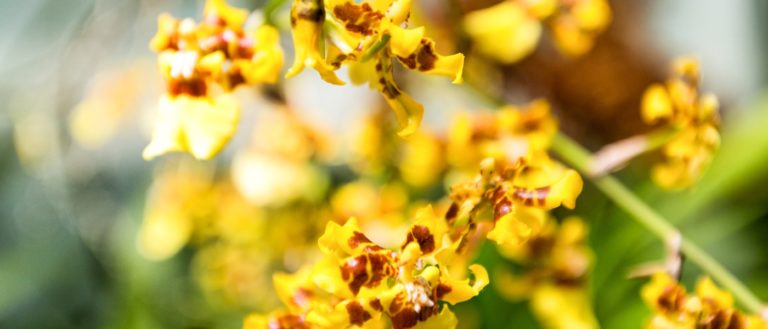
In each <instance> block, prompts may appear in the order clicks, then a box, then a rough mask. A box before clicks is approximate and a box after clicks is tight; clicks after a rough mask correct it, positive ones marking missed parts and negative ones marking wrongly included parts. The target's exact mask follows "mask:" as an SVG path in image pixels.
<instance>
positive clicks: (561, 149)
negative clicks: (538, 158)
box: [552, 134, 765, 314]
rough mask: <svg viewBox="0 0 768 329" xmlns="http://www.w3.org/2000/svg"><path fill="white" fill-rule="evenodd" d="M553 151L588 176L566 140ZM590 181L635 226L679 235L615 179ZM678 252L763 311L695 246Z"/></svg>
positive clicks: (578, 152) (586, 164)
mask: <svg viewBox="0 0 768 329" xmlns="http://www.w3.org/2000/svg"><path fill="white" fill-rule="evenodd" d="M552 150H553V151H554V152H555V153H556V154H557V155H559V156H560V157H561V158H562V159H563V160H564V161H565V162H567V163H568V164H570V165H571V166H573V167H574V168H575V169H576V170H578V171H581V172H582V173H589V170H590V166H591V163H592V155H591V154H590V153H589V152H588V151H587V150H585V149H584V148H583V147H582V146H581V145H579V144H578V143H576V142H574V141H573V140H572V139H570V138H569V137H567V136H565V135H563V134H557V135H556V136H555V139H554V141H553V143H552ZM590 180H591V181H592V183H593V184H594V185H595V186H596V187H597V188H598V189H599V190H600V191H602V192H603V193H604V194H605V195H606V196H608V198H609V199H611V200H612V201H613V202H614V203H615V204H616V205H617V206H619V207H620V208H622V209H624V211H626V212H627V213H629V214H630V215H631V216H632V218H634V219H635V220H636V221H637V222H638V223H640V224H641V225H643V226H645V227H646V228H647V229H649V230H650V231H651V232H653V233H654V234H655V235H656V236H658V237H659V238H661V239H662V240H664V241H669V239H672V238H673V237H674V236H675V235H677V234H679V231H678V230H677V228H675V227H674V226H673V225H672V224H670V223H669V221H667V220H666V219H665V218H664V217H662V216H661V215H659V214H658V213H656V212H655V211H654V210H653V209H652V208H651V207H649V206H648V205H647V204H645V203H644V202H643V201H642V200H640V199H639V198H638V197H637V196H636V195H635V194H634V193H632V191H630V190H629V189H627V188H626V187H625V186H624V185H623V184H622V183H621V182H620V181H619V180H618V179H616V178H615V177H613V176H611V175H606V176H602V177H593V178H590ZM681 249H682V252H683V254H684V255H685V256H686V258H687V259H688V260H690V261H691V262H693V263H694V264H696V265H698V266H699V267H700V268H701V269H702V270H704V271H705V272H707V273H708V274H709V275H710V276H712V278H713V279H714V280H715V281H717V282H718V283H719V284H720V285H721V286H723V287H724V288H725V289H727V290H728V291H730V292H731V293H732V294H733V295H734V297H736V300H737V301H738V302H739V303H741V305H742V306H743V307H744V309H746V310H747V311H749V312H750V313H753V314H760V313H761V312H762V311H764V308H765V305H764V304H763V302H762V301H760V299H759V298H757V296H755V295H754V294H753V293H752V292H751V291H750V290H749V289H748V288H747V287H746V285H744V283H742V282H741V281H740V280H739V279H738V278H736V277H735V276H734V275H733V274H731V273H730V272H729V271H728V269H726V268H725V267H723V266H722V265H720V263H718V262H717V261H716V260H715V259H714V258H712V256H710V255H709V254H707V253H706V252H704V250H702V249H701V248H700V247H699V246H697V245H696V244H695V243H693V242H691V241H690V240H687V239H685V238H683V239H682V248H681Z"/></svg>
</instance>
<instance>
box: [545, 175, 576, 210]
mask: <svg viewBox="0 0 768 329" xmlns="http://www.w3.org/2000/svg"><path fill="white" fill-rule="evenodd" d="M583 186H584V182H583V181H582V180H581V175H579V173H577V172H576V171H575V170H567V171H566V172H565V174H564V176H563V177H562V178H561V179H560V180H559V181H558V182H557V183H555V184H554V185H552V189H551V192H550V193H551V194H552V196H553V197H552V198H547V205H546V207H547V208H550V207H556V206H559V205H560V204H562V205H563V206H564V207H566V208H569V209H573V208H575V207H576V198H577V197H578V196H579V194H581V189H582V187H583Z"/></svg>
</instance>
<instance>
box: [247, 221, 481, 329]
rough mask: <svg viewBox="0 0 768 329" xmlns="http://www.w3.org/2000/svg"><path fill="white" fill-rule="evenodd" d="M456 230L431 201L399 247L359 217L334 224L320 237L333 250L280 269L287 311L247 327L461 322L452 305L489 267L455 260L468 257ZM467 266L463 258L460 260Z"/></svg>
mask: <svg viewBox="0 0 768 329" xmlns="http://www.w3.org/2000/svg"><path fill="white" fill-rule="evenodd" d="M454 234H455V233H454V232H453V230H452V229H451V228H450V227H448V226H447V225H446V222H445V221H444V220H443V218H441V217H440V216H437V215H436V214H435V213H434V212H433V210H432V209H431V208H430V207H427V208H424V209H422V210H421V211H419V213H418V214H417V215H416V220H415V223H414V224H413V226H411V228H410V230H409V231H408V232H407V234H406V238H405V241H404V242H403V243H402V245H401V246H400V248H399V249H398V250H389V249H385V248H382V247H380V246H379V245H377V244H376V243H373V242H371V241H370V240H369V239H368V238H367V237H366V236H365V235H364V234H363V233H362V232H361V231H360V228H359V226H358V224H357V220H355V219H354V218H353V219H350V220H348V221H347V222H346V224H344V225H343V226H341V225H339V224H336V223H333V222H331V223H329V224H328V226H327V227H326V230H325V233H324V234H323V235H322V236H321V237H320V239H319V240H318V242H319V245H320V249H321V250H322V251H323V253H324V254H325V257H324V258H323V259H322V260H321V261H319V262H318V263H317V264H315V265H314V266H312V267H308V268H306V269H304V270H301V271H299V272H297V273H295V274H292V275H287V274H281V275H276V276H275V286H276V288H277V290H278V295H279V296H280V298H281V300H282V301H283V304H284V305H285V306H286V310H284V311H278V312H274V313H272V314H270V315H269V316H262V315H251V316H249V317H248V318H247V319H246V320H245V326H244V327H245V328H249V329H250V328H254V329H256V328H344V327H348V326H359V327H363V328H383V327H386V326H387V324H391V327H392V328H398V329H403V328H453V327H455V326H456V323H457V320H456V317H455V316H454V315H453V313H452V312H451V311H450V309H449V308H448V307H447V306H443V307H442V309H441V307H440V304H439V302H441V301H443V302H447V303H449V304H456V303H460V302H463V301H466V300H468V299H470V298H472V297H474V296H476V295H477V294H478V293H479V292H480V290H482V289H483V287H485V285H487V284H488V273H487V272H486V271H485V268H483V267H482V266H480V265H470V266H469V271H470V272H471V277H470V278H462V276H464V275H465V274H464V273H463V271H464V266H450V265H446V264H453V263H454V262H455V261H456V260H457V258H459V257H461V256H460V250H459V249H460V248H461V243H460V242H459V241H452V239H451V236H452V235H454ZM458 264H461V265H463V264H464V263H463V262H461V261H460V262H458Z"/></svg>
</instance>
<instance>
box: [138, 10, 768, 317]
mask: <svg viewBox="0 0 768 329" xmlns="http://www.w3.org/2000/svg"><path fill="white" fill-rule="evenodd" d="M411 6H412V1H411V0H376V1H362V2H360V1H357V2H355V1H351V0H325V1H324V0H294V1H293V3H292V7H291V11H290V23H291V29H292V33H293V43H294V48H295V59H294V62H293V65H292V66H291V67H290V68H289V70H288V72H287V77H291V76H294V75H296V74H298V73H300V72H301V71H302V70H303V69H304V68H305V67H310V68H313V69H314V70H316V71H317V72H318V73H319V75H320V77H321V78H322V79H323V80H325V81H326V82H329V83H331V84H343V83H344V82H343V81H342V80H341V79H340V78H339V77H338V76H337V75H336V72H337V70H339V69H340V68H341V67H342V66H344V65H346V66H347V68H348V71H349V73H350V78H351V80H352V82H354V83H366V82H367V83H368V84H369V85H370V87H371V88H373V89H376V90H378V91H379V92H381V94H382V95H383V96H384V99H385V100H386V102H387V104H388V105H389V107H390V108H391V109H392V110H393V111H394V112H395V117H396V119H397V122H398V126H399V127H398V128H397V129H392V128H391V127H389V126H387V125H386V124H385V122H384V121H385V120H384V117H383V115H382V113H381V112H377V113H375V114H374V115H373V116H371V117H370V118H368V119H367V121H366V122H364V123H363V125H362V130H361V131H360V134H359V136H358V138H357V140H356V143H355V145H353V152H352V153H353V154H352V161H348V162H349V166H350V168H351V169H352V170H353V171H355V173H356V174H357V175H358V177H355V179H354V180H352V181H351V182H350V181H346V182H343V183H340V184H338V185H337V186H335V190H334V189H328V188H327V180H329V179H330V178H329V177H326V176H324V175H322V174H316V171H315V170H314V167H312V165H309V164H307V163H308V162H311V160H313V156H314V155H315V153H316V152H319V149H320V148H321V145H320V144H321V143H320V142H319V141H318V140H317V139H319V137H318V136H316V135H314V132H313V131H312V130H311V129H309V128H307V127H306V126H305V125H304V124H303V123H302V122H301V121H300V120H298V118H297V117H296V116H294V115H293V114H292V113H290V111H288V110H287V109H286V111H284V112H279V113H278V114H276V115H274V116H273V117H272V119H271V120H269V121H268V122H267V123H265V127H260V129H258V131H259V134H260V135H259V136H261V137H259V138H255V139H254V145H252V147H251V148H250V149H248V150H245V151H244V152H241V153H238V154H237V155H235V157H234V160H233V167H232V170H231V171H232V172H231V176H232V177H231V178H232V179H233V181H234V184H233V183H232V182H229V181H226V182H224V183H214V182H215V181H216V180H215V179H213V178H212V177H211V176H212V172H203V173H199V172H198V173H195V174H188V173H187V172H185V171H183V170H179V169H178V168H176V167H172V169H171V170H169V171H168V172H167V173H164V174H162V175H161V176H160V178H159V179H158V180H157V181H156V182H155V187H154V188H153V193H152V195H151V197H150V200H151V201H150V203H149V205H148V208H147V209H148V210H147V216H146V218H145V222H144V224H143V226H142V229H141V235H140V237H139V246H140V248H141V250H142V251H143V252H144V254H145V255H146V256H148V257H149V258H155V259H164V258H167V257H170V256H171V255H173V254H175V253H176V252H178V250H179V249H181V248H182V247H183V246H184V245H185V244H187V243H188V242H191V241H195V242H198V243H201V244H202V243H205V244H210V245H211V246H212V247H211V248H209V249H207V250H206V251H205V252H201V253H200V256H199V257H198V261H197V263H198V264H199V267H198V271H200V272H201V273H202V274H201V275H200V278H201V281H203V285H204V286H205V287H208V289H209V290H215V291H223V292H224V295H228V296H230V298H229V299H232V300H236V301H235V303H241V304H247V306H249V307H253V308H255V307H256V306H254V305H256V304H257V303H255V302H245V303H244V302H242V300H243V299H247V296H253V295H259V294H258V293H257V292H255V291H256V289H258V287H260V286H262V285H263V281H264V280H265V278H266V277H267V273H269V272H270V271H271V270H274V269H275V268H276V267H277V268H282V269H288V270H294V272H293V273H292V274H287V273H280V274H276V275H274V277H273V283H274V286H275V289H276V291H277V297H278V298H279V299H280V302H281V303H282V305H283V308H282V309H281V310H278V311H274V312H271V313H268V314H256V313H254V314H252V315H249V316H248V317H247V318H246V319H245V323H244V327H245V328H246V329H257V328H276V329H279V328H282V329H295V328H346V327H362V328H386V327H392V328H395V329H400V328H402V329H405V328H455V327H456V326H457V323H458V320H457V319H456V316H455V315H454V314H453V312H452V311H451V310H450V309H449V306H448V305H447V304H450V305H455V304H457V303H461V302H464V301H467V300H469V299H471V298H472V297H474V296H476V295H478V294H479V293H480V291H481V290H482V289H483V288H484V287H485V286H486V285H487V284H488V283H489V275H488V273H487V271H486V269H485V268H484V267H483V266H481V265H478V264H473V265H469V266H467V264H468V263H469V262H470V260H471V258H472V257H473V252H474V251H475V250H476V249H475V248H477V246H478V245H479V244H480V243H481V242H483V241H485V240H486V239H488V240H492V241H494V242H495V243H496V244H497V246H498V249H499V251H500V252H501V254H502V255H503V256H504V257H505V258H507V259H509V260H510V261H513V262H515V263H516V264H517V265H521V267H522V268H523V269H524V272H523V273H522V274H520V273H512V272H510V271H504V270H502V271H500V272H499V273H494V274H495V275H494V278H495V279H498V282H500V283H501V285H500V286H499V289H500V290H501V292H502V293H503V294H504V295H505V296H507V297H510V298H512V299H530V301H531V307H532V309H533V311H534V313H535V314H536V315H537V317H538V318H539V319H540V322H541V323H542V324H543V325H544V326H545V327H548V328H558V329H559V328H596V327H598V325H597V321H596V319H595V316H594V315H593V313H592V310H591V303H590V299H589V297H588V294H587V288H588V287H587V281H588V278H589V275H590V272H591V268H592V263H593V256H592V253H591V251H590V249H589V248H588V246H587V245H586V236H587V231H588V230H587V226H586V224H585V223H584V222H583V221H582V220H580V219H578V218H575V217H569V218H566V219H565V220H558V219H556V218H555V217H554V216H553V215H552V214H551V213H550V211H551V210H553V209H555V208H559V207H561V206H563V207H565V208H569V209H573V208H574V207H575V206H576V199H577V198H578V196H579V195H580V193H581V191H582V187H583V181H582V178H581V176H580V175H579V174H578V173H577V172H576V171H574V170H572V169H569V168H567V167H566V166H564V165H562V164H560V163H559V162H557V161H556V160H554V159H552V158H551V157H550V156H549V153H548V152H549V148H550V146H551V144H552V142H553V139H554V137H555V134H557V132H558V123H557V121H556V120H555V118H554V117H553V116H552V113H551V109H550V104H549V103H548V102H547V101H545V100H535V101H533V102H531V103H529V104H527V105H524V106H520V107H518V106H512V105H508V106H504V107H502V108H500V109H497V110H495V111H493V112H477V113H471V114H460V115H458V116H457V117H456V118H455V120H454V121H453V123H452V125H451V127H450V129H449V131H448V134H447V135H446V136H440V135H438V134H434V133H429V132H425V131H419V130H418V129H417V128H418V127H419V125H420V122H421V119H422V114H423V106H422V105H421V104H419V103H417V102H416V101H415V100H413V99H412V98H411V97H410V96H409V95H408V94H406V93H404V92H403V91H402V90H401V88H400V87H399V86H398V85H397V83H396V82H395V79H394V73H393V63H394V62H395V61H398V62H400V63H401V64H402V65H403V66H404V67H405V68H407V69H410V70H416V71H421V72H425V73H428V74H437V75H444V76H448V77H450V78H451V79H452V80H453V82H454V83H460V82H461V81H462V71H463V65H464V56H463V55H462V54H460V53H459V54H454V55H449V56H442V55H439V54H437V52H436V50H435V42H434V41H433V40H432V39H430V38H427V37H425V30H424V28H423V27H419V28H408V18H409V16H410V13H411ZM611 15H612V14H611V9H610V7H609V6H608V4H607V1H605V0H506V1H503V2H502V3H500V4H498V5H495V6H493V7H491V8H487V9H482V10H479V11H476V12H472V13H469V14H468V15H467V16H466V17H465V19H464V27H465V30H466V32H467V34H468V35H469V36H470V37H471V38H473V40H474V45H475V47H476V48H477V50H478V51H479V52H481V53H484V54H485V55H487V56H490V57H493V58H495V59H497V60H498V61H500V62H502V63H511V62H515V61H518V60H520V59H521V58H522V57H524V56H526V55H528V54H530V53H531V52H532V51H533V49H534V48H535V46H536V44H537V43H538V40H539V39H540V38H541V34H542V28H543V27H542V26H547V27H548V28H549V29H550V30H551V32H552V34H553V37H554V40H555V42H556V44H557V46H558V47H559V48H560V49H561V50H562V51H563V52H565V53H568V54H571V55H580V54H582V53H584V52H586V51H588V50H589V49H590V48H591V47H592V45H593V43H594V40H595V38H596V37H597V35H598V34H599V33H601V32H602V31H603V30H604V29H605V28H606V26H607V25H608V24H609V23H610V21H611ZM247 17H248V14H247V12H246V11H244V10H241V9H235V8H232V7H229V6H228V5H227V4H226V3H225V1H224V0H208V2H207V3H206V7H205V11H204V15H203V20H202V22H201V23H199V24H198V23H195V22H194V21H192V20H190V19H185V20H177V19H175V18H172V17H170V16H168V15H163V16H161V17H160V21H159V31H158V33H157V35H156V36H155V37H154V39H153V40H152V42H151V47H152V49H153V50H155V51H156V52H158V53H159V67H160V71H161V73H162V74H163V77H164V78H165V81H166V83H167V90H166V94H165V95H164V96H163V97H162V99H161V101H160V117H159V119H158V121H157V125H156V128H155V132H154V136H153V139H152V142H151V143H150V144H149V145H148V146H147V148H146V149H145V151H144V157H145V158H147V159H151V158H153V157H155V156H158V155H161V154H164V153H166V152H172V151H185V152H189V153H191V154H192V155H193V156H194V157H195V158H197V159H209V158H211V157H213V156H214V155H216V154H217V153H218V152H219V151H220V150H221V149H222V148H223V147H224V145H225V144H226V143H227V142H228V140H229V139H230V138H231V137H232V135H233V134H234V131H235V129H236V127H237V124H238V121H239V103H238V102H237V101H236V100H235V98H234V96H233V95H232V92H233V90H234V89H235V88H236V87H238V86H240V85H257V84H262V83H274V82H276V81H277V79H278V75H279V72H280V70H281V67H282V64H283V54H282V50H281V49H280V46H279V42H278V41H279V40H278V39H279V35H278V31H277V30H276V29H275V28H273V27H271V26H269V25H259V24H258V23H256V22H255V20H254V22H251V23H247V22H246V21H247ZM674 73H675V76H674V77H673V78H672V79H670V80H669V81H668V82H667V83H666V85H660V84H659V85H653V86H651V87H650V88H648V90H647V91H646V93H645V96H644V97H643V104H642V115H643V118H644V119H645V120H646V121H647V122H648V123H656V122H662V123H664V124H665V125H668V126H669V127H671V128H672V130H673V132H674V134H673V135H672V137H671V138H669V140H668V141H667V142H666V143H665V144H664V145H663V156H664V161H663V162H662V163H660V164H658V165H656V167H655V168H654V170H653V178H654V180H655V181H656V182H657V183H658V184H659V185H661V186H663V187H667V188H677V187H685V186H689V185H691V184H692V183H693V182H694V181H695V179H696V178H697V177H698V176H699V175H700V174H701V172H702V171H703V170H704V169H705V168H706V166H707V165H708V164H709V162H710V161H711V158H712V154H713V152H714V151H715V150H716V149H717V147H718V144H719V133H718V131H717V121H718V116H717V108H718V104H717V99H716V98H715V97H714V96H712V95H709V94H706V95H703V96H700V95H699V91H698V88H699V80H700V76H699V71H698V66H697V63H696V62H695V61H694V60H691V59H681V60H679V61H678V62H676V64H675V65H674ZM395 131H397V135H400V136H408V137H409V138H408V139H407V140H405V141H401V140H395V141H393V136H394V135H395V134H394V132H395ZM393 173H396V174H395V175H391V174H393ZM201 177H202V178H201ZM381 177H385V178H386V179H387V182H386V183H385V184H378V186H377V184H375V183H373V180H375V179H379V178H381ZM441 182H442V183H444V184H445V185H446V186H449V187H450V188H449V193H448V195H447V196H445V198H443V199H442V200H440V201H437V202H436V206H435V207H436V209H438V211H435V210H433V208H432V206H431V205H425V204H424V203H423V201H416V200H412V199H411V198H410V195H409V194H408V193H409V190H416V191H422V190H421V189H423V190H428V189H429V188H433V187H435V186H438V185H439V184H440V183H441ZM313 187H317V189H318V190H319V192H317V193H315V192H312V191H310V190H312V189H313ZM313 193H314V195H315V199H317V200H329V201H330V202H329V204H328V205H321V206H318V205H317V204H316V203H310V204H309V205H303V206H299V203H300V202H301V200H302V198H304V200H303V201H306V199H312V198H311V197H308V196H307V195H309V194H313ZM416 208H418V209H419V210H418V211H416V215H415V219H414V220H413V221H412V222H409V221H407V220H406V218H407V217H408V216H407V215H406V213H407V212H408V211H410V210H411V209H416ZM287 209H298V210H297V211H296V212H293V213H291V212H290V211H287ZM302 211H303V212H302ZM310 212H314V215H307V213H310ZM443 214H444V215H443ZM266 217H270V218H279V219H281V220H273V221H270V224H269V225H266V224H265V223H263V222H262V220H261V219H263V218H266ZM350 217H351V218H350ZM254 218H256V219H257V220H254ZM286 218H294V219H296V218H301V220H293V221H291V220H286V221H283V219H286ZM276 223H278V224H276ZM381 223H385V224H384V225H380V224H381ZM323 225H325V230H324V233H323V234H322V235H320V234H319V231H320V229H319V227H321V226H323ZM376 225H379V226H376ZM387 225H389V226H388V227H386V230H389V233H391V234H389V236H385V237H381V236H375V237H374V236H372V237H373V238H374V239H376V240H377V241H379V243H376V242H373V241H372V239H369V237H368V236H367V235H366V234H365V233H363V232H365V231H376V230H372V229H370V228H371V227H376V228H377V230H379V231H381V230H384V227H385V226H387ZM267 226H269V228H267ZM286 227H291V228H290V229H286V230H285V231H288V232H289V233H295V234H293V235H291V236H290V237H288V238H286V237H285V236H281V235H278V234H277V233H275V232H278V231H280V230H282V229H283V228H286ZM399 228H404V229H402V230H399ZM377 233H380V232H377ZM273 235H274V236H273ZM298 237H301V238H298ZM315 238H317V241H318V244H319V247H320V251H321V253H319V254H312V252H311V251H307V249H311V248H309V241H314V239H315ZM394 239H399V241H394V242H393V241H392V240H394ZM382 240H387V241H385V242H382ZM211 241H214V242H211ZM387 242H389V243H387ZM275 246H277V247H275ZM384 246H397V247H391V248H387V247H384ZM267 247H268V249H269V251H264V250H260V248H267ZM291 248H292V250H293V251H294V253H293V257H294V258H300V261H295V260H294V261H292V262H290V263H291V264H292V265H295V266H290V265H291V264H286V263H288V262H289V261H288V260H286V259H282V260H278V259H279V258H280V257H281V256H280V255H281V253H284V252H286V250H289V249H291ZM297 249H301V251H300V252H296V250H297ZM297 255H298V256H297ZM286 257H287V256H286ZM265 258H266V259H265ZM278 261H282V262H283V266H282V267H280V266H274V265H273V264H271V263H275V262H278ZM307 263H312V264H311V265H306V264H307ZM299 264H301V265H299ZM467 268H468V271H467ZM231 287H235V288H234V289H235V291H232V290H230V288H231ZM238 289H239V290H238ZM642 295H643V298H644V299H645V300H646V302H647V303H648V304H649V305H652V306H653V307H654V310H655V312H656V314H655V316H654V318H653V319H652V321H651V322H650V323H649V327H650V328H694V327H695V328H724V329H725V328H735V327H739V328H750V329H760V328H766V326H765V322H763V321H761V320H757V319H756V318H755V319H753V318H751V317H745V316H742V315H740V313H738V312H737V311H736V310H735V309H734V308H733V301H732V298H731V297H730V295H728V294H727V293H725V292H722V291H720V290H718V289H717V288H716V287H714V284H712V283H711V281H709V280H703V281H702V282H701V283H700V284H699V288H697V295H696V296H693V297H688V296H686V295H685V291H684V289H683V288H681V287H680V286H679V285H678V284H677V283H676V282H674V280H672V279H671V278H670V277H669V276H665V275H662V274H657V275H655V276H654V278H653V281H652V282H651V283H650V284H649V285H648V286H646V288H644V289H643V292H642ZM446 303H447V304H446ZM258 306H264V305H263V304H260V305H258Z"/></svg>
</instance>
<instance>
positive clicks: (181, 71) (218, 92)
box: [144, 0, 283, 160]
mask: <svg viewBox="0 0 768 329" xmlns="http://www.w3.org/2000/svg"><path fill="white" fill-rule="evenodd" d="M203 16H204V17H203V21H202V22H201V23H200V24H196V23H195V22H194V21H192V20H191V19H185V20H181V21H179V20H177V19H175V18H173V17H171V16H169V15H166V14H164V15H161V16H160V18H159V20H158V32H157V34H156V35H155V37H154V38H153V39H152V41H151V42H150V47H151V48H152V49H153V50H154V51H155V52H157V53H158V54H159V56H158V64H159V65H158V66H159V69H160V72H161V74H162V75H163V77H164V78H165V80H166V83H167V93H166V95H164V96H163V97H162V98H161V100H160V113H159V117H158V119H157V122H156V125H155V131H154V134H153V135H154V136H153V139H152V141H151V142H150V144H149V145H148V146H147V148H146V149H145V150H144V158H145V159H148V160H149V159H152V158H154V157H156V156H159V155H162V154H164V153H167V152H189V153H191V154H192V155H193V156H194V157H195V158H197V159H210V158H212V157H213V156H215V155H216V154H217V153H218V152H219V151H220V150H221V149H222V148H223V147H224V146H225V145H226V144H227V142H228V141H229V140H230V139H231V138H232V135H234V132H235V130H236V128H237V124H238V122H239V111H240V110H239V105H238V102H237V101H236V100H235V99H234V97H233V96H231V95H230V92H231V91H232V90H234V89H235V88H237V87H238V86H240V85H243V84H248V85H254V84H259V83H274V82H276V81H277V78H278V74H279V71H280V68H281V67H282V65H283V53H282V49H281V48H280V45H279V33H278V31H277V30H276V29H275V28H274V27H271V26H266V25H262V26H254V27H251V28H249V29H247V31H246V30H245V27H244V24H245V21H246V19H247V16H248V12H247V11H245V10H242V9H237V8H233V7H230V6H229V5H228V4H227V3H226V1H225V0H209V1H208V2H206V5H205V9H204V13H203Z"/></svg>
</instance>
